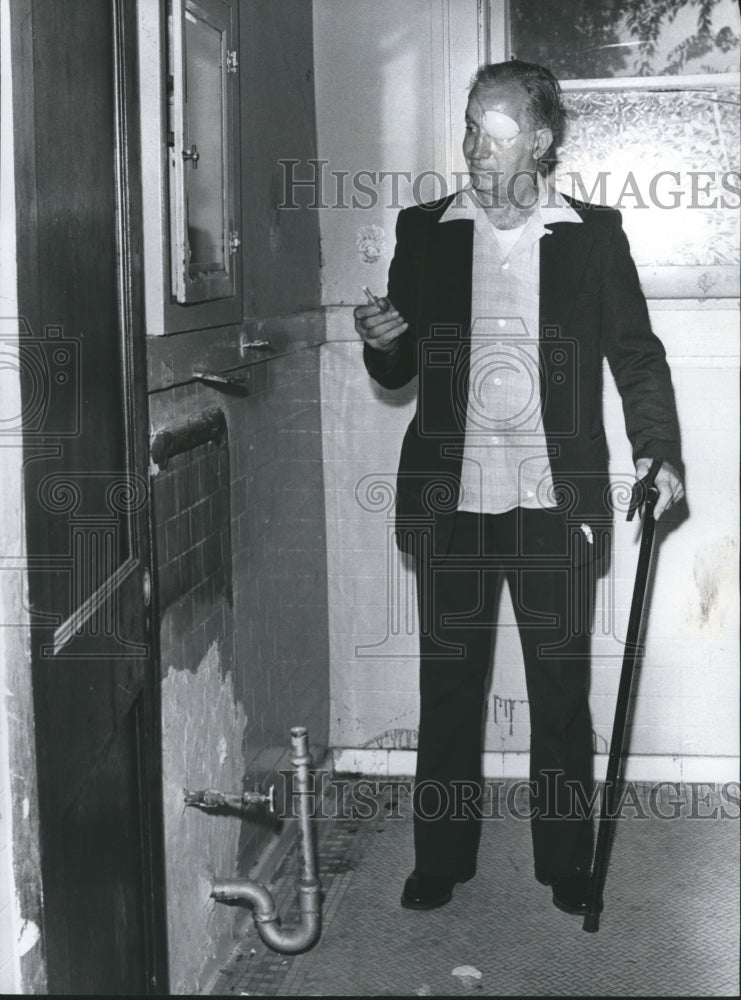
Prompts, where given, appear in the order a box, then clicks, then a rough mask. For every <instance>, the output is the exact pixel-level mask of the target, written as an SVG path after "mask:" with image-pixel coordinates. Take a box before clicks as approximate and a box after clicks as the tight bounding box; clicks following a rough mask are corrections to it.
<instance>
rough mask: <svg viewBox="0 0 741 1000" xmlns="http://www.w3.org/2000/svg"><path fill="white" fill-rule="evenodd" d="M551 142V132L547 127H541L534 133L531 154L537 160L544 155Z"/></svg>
mask: <svg viewBox="0 0 741 1000" xmlns="http://www.w3.org/2000/svg"><path fill="white" fill-rule="evenodd" d="M552 142H553V132H551V130H550V129H549V128H541V129H538V131H537V132H536V133H535V142H534V143H533V156H534V157H535V159H536V160H539V159H540V158H541V156H543V155H544V153H545V151H546V150H547V149H548V147H549V146H550V144H551V143H552Z"/></svg>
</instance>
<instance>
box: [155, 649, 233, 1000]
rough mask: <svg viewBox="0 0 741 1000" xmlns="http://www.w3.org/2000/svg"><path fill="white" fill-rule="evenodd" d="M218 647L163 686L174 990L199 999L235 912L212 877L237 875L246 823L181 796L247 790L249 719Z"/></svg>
mask: <svg viewBox="0 0 741 1000" xmlns="http://www.w3.org/2000/svg"><path fill="white" fill-rule="evenodd" d="M232 678H233V674H232V672H231V671H227V672H226V675H225V676H222V669H221V655H220V649H219V646H218V644H217V643H214V644H213V645H212V646H211V647H210V648H209V650H208V652H207V653H206V656H205V657H204V659H203V660H202V661H201V663H200V664H199V665H198V669H197V670H196V671H195V673H191V672H190V671H189V670H177V669H175V667H173V666H170V667H169V669H168V671H167V675H166V676H165V678H164V680H163V683H162V751H163V791H164V813H165V845H166V848H165V866H166V876H167V888H168V939H169V951H170V983H171V989H172V991H173V993H194V992H198V991H199V989H200V988H201V987H202V986H203V983H202V982H201V978H202V976H203V975H204V970H206V967H207V966H208V963H209V962H210V961H212V960H213V958H214V957H216V956H217V954H219V953H220V952H221V951H222V950H223V946H224V941H225V939H228V938H229V937H230V936H231V934H232V929H233V922H234V913H233V912H232V911H230V908H229V907H225V906H218V907H217V906H215V905H214V903H213V901H212V900H211V899H210V892H211V885H212V882H213V879H214V878H232V877H235V876H236V873H237V853H238V847H239V835H240V831H241V824H242V822H244V820H243V819H242V818H241V817H240V816H231V815H229V816H225V815H218V814H215V813H214V814H211V813H204V812H201V811H199V810H198V809H193V808H187V807H186V806H185V805H184V802H183V789H184V788H189V789H193V790H198V789H204V788H218V789H219V790H221V791H226V792H239V791H241V790H242V787H243V782H244V773H245V763H244V755H243V750H242V741H243V737H244V732H245V727H246V725H247V716H246V715H245V712H244V709H243V707H242V705H241V704H240V702H239V701H238V699H237V696H236V693H235V691H234V685H233V680H232Z"/></svg>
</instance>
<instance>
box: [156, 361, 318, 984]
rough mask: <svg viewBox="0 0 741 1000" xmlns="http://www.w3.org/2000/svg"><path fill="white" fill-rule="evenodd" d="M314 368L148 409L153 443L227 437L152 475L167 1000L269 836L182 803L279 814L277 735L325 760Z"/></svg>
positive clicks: (193, 971) (267, 365)
mask: <svg viewBox="0 0 741 1000" xmlns="http://www.w3.org/2000/svg"><path fill="white" fill-rule="evenodd" d="M318 362H319V355H318V351H317V350H316V349H310V350H306V351H302V352H297V353H295V354H292V355H288V356H286V357H281V358H276V359H274V360H272V361H266V362H262V363H261V364H259V365H257V366H255V369H253V371H252V374H253V376H254V377H253V378H252V379H251V385H252V387H253V388H252V392H251V395H249V396H248V397H247V398H235V397H227V396H224V395H222V394H219V393H218V392H215V391H214V390H211V389H208V388H205V387H204V386H202V385H200V384H191V385H187V386H182V387H178V388H174V389H170V390H167V391H163V392H157V393H153V394H152V395H151V397H150V417H151V421H152V426H153V429H154V430H155V431H156V430H159V429H163V428H165V427H170V426H173V425H177V424H178V423H180V422H181V421H183V420H184V419H185V418H187V419H189V420H190V419H194V418H196V417H197V415H198V414H199V413H202V412H203V411H205V410H210V409H212V408H213V407H214V406H219V407H221V408H222V410H223V412H224V414H225V416H226V420H227V428H228V430H227V440H226V441H224V442H223V443H222V444H221V445H219V446H217V445H215V444H207V445H202V446H199V447H198V448H197V449H195V450H193V451H192V452H190V453H188V454H186V455H181V456H177V457H176V458H173V459H172V460H171V463H170V465H168V468H167V469H166V470H165V471H157V470H153V500H154V517H155V533H156V542H157V560H158V573H157V582H158V588H159V598H160V612H161V618H160V663H161V668H162V718H163V769H164V774H163V784H164V799H165V845H166V848H165V860H166V877H167V896H168V924H169V935H168V936H169V950H170V957H169V960H170V977H171V979H170V989H171V991H172V992H173V993H188V992H194V991H197V990H198V989H200V988H202V987H203V985H204V983H205V982H206V981H207V979H208V977H209V976H210V975H211V973H212V972H213V971H214V969H215V968H216V966H217V965H218V962H219V961H220V960H221V959H223V957H224V953H225V950H226V949H228V948H229V947H230V946H231V945H232V943H233V934H234V933H235V911H234V910H233V909H230V908H228V907H225V906H223V905H222V904H216V903H214V902H213V901H211V900H210V898H209V892H210V887H211V882H212V879H213V878H214V877H234V876H236V875H238V874H239V875H246V874H247V873H248V872H249V871H250V868H251V867H252V866H253V865H254V864H255V862H256V861H257V859H258V858H259V856H260V853H261V851H262V850H263V849H264V848H265V847H266V846H268V845H269V844H270V843H271V841H272V840H273V839H274V838H275V836H276V832H275V827H274V825H273V824H271V823H270V822H267V821H266V816H265V814H264V812H261V811H260V810H259V809H251V810H250V811H249V812H248V813H247V814H246V815H245V816H243V817H240V816H233V815H218V814H205V813H199V812H198V811H197V810H196V809H192V808H188V809H185V808H184V806H183V789H184V788H188V789H189V790H197V789H204V788H218V789H220V790H222V791H227V792H241V791H243V790H245V789H252V788H255V787H257V786H258V785H261V786H263V787H264V788H267V786H268V785H269V784H271V783H275V785H276V788H277V791H278V793H279V795H278V799H279V803H280V798H281V796H280V792H281V789H282V783H281V779H280V776H279V775H278V774H277V771H278V770H279V769H280V768H281V767H283V768H288V767H290V764H289V759H288V757H289V730H290V727H291V726H294V725H306V726H307V727H308V728H309V733H310V737H311V744H312V752H313V753H314V755H315V757H316V758H317V759H318V760H321V759H322V758H323V757H324V755H325V753H326V748H327V734H328V697H327V692H328V685H329V651H328V639H327V636H328V629H327V594H326V555H325V521H324V506H323V497H322V464H321V435H320V415H319V370H318ZM209 567H210V568H211V572H210V573H209Z"/></svg>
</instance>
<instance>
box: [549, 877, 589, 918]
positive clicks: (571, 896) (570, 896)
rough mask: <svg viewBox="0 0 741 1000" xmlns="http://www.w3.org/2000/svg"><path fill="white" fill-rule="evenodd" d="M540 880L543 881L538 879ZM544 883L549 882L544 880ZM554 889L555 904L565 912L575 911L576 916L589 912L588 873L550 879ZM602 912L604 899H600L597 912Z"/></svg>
mask: <svg viewBox="0 0 741 1000" xmlns="http://www.w3.org/2000/svg"><path fill="white" fill-rule="evenodd" d="M538 881H539V882H540V881H542V880H541V879H538ZM543 884H544V885H548V884H549V883H547V882H544V883H543ZM550 886H551V889H552V890H553V905H554V906H557V907H558V909H559V910H563V912H564V913H573V914H574V915H575V916H577V917H580V916H584V914H585V913H586V912H587V900H588V899H589V876H588V875H567V876H564V877H563V878H553V879H551V880H550ZM601 912H602V900H601V899H600V900H599V901H598V905H597V913H601Z"/></svg>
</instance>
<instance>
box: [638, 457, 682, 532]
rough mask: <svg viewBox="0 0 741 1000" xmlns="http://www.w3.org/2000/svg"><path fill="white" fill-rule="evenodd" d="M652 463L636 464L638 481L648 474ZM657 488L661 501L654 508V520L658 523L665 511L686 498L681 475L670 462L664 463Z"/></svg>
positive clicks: (641, 460) (657, 479) (660, 470)
mask: <svg viewBox="0 0 741 1000" xmlns="http://www.w3.org/2000/svg"><path fill="white" fill-rule="evenodd" d="M652 462H653V459H652V458H639V459H638V461H637V462H636V477H637V478H638V479H643V477H644V476H645V475H646V474H647V473H648V470H649V469H650V468H651V463H652ZM656 488H657V489H658V491H659V499H658V500H657V501H656V507H655V508H654V520H656V521H658V519H659V518H660V517H661V515H662V514H663V513H664V511H665V510H669V508H670V507H671V506H673V504H675V503H677V502H678V501H679V500H681V499H682V497H683V496H684V486H683V485H682V480H681V479H680V478H679V473H678V472H677V470H676V469H674V468H673V467H672V466H671V465H669V463H668V462H663V463H662V466H661V468H660V469H659V471H658V473H657V475H656Z"/></svg>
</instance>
